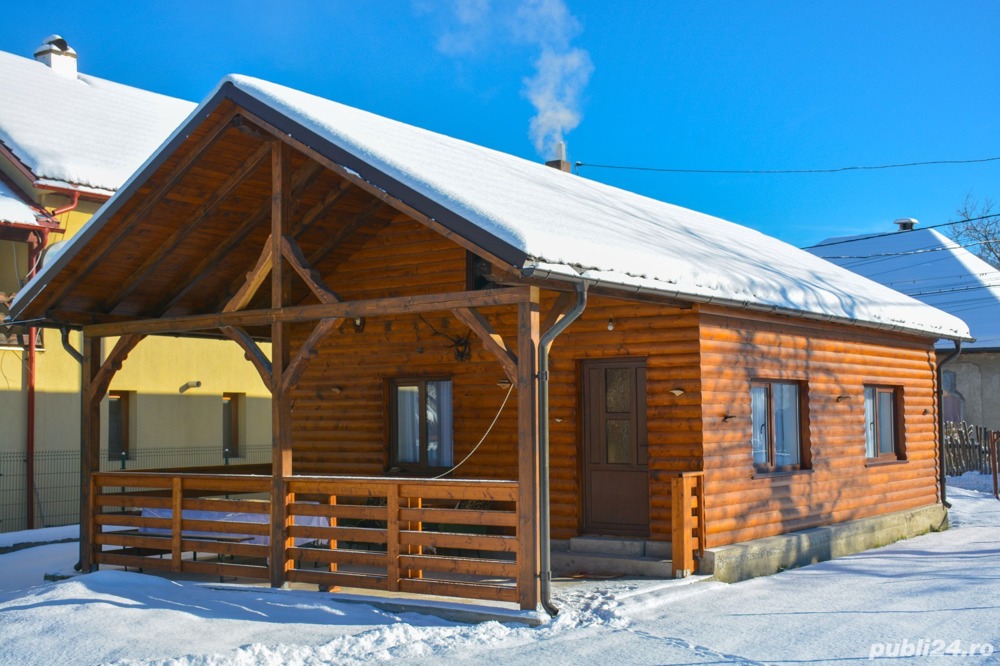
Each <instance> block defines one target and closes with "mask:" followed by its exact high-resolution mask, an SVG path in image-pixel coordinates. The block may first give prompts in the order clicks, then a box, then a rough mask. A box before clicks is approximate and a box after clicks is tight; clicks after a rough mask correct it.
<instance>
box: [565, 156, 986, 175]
mask: <svg viewBox="0 0 1000 666" xmlns="http://www.w3.org/2000/svg"><path fill="white" fill-rule="evenodd" d="M997 161H1000V156H998V157H983V158H980V159H974V160H930V161H927V162H904V163H901V164H878V165H865V166H847V167H837V168H834V169H662V168H658V167H642V166H627V165H623V164H591V163H589V162H577V163H576V164H575V166H576V168H577V169H579V168H580V167H590V168H593V169H621V170H625V171H652V172H656V173H714V174H750V175H774V174H790V173H842V172H844V171H877V170H879V169H902V168H905V167H917V166H931V165H936V164H979V163H982V162H997Z"/></svg>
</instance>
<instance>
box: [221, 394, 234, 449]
mask: <svg viewBox="0 0 1000 666" xmlns="http://www.w3.org/2000/svg"><path fill="white" fill-rule="evenodd" d="M222 450H223V452H225V453H227V454H232V453H235V450H234V447H233V399H232V398H230V397H229V396H223V397H222Z"/></svg>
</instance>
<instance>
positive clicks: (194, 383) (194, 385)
mask: <svg viewBox="0 0 1000 666" xmlns="http://www.w3.org/2000/svg"><path fill="white" fill-rule="evenodd" d="M193 388H201V382H200V381H198V380H197V379H195V380H192V381H190V382H185V383H184V384H181V387H180V388H179V389H177V392H178V393H184V392H185V391H188V390H190V389H193Z"/></svg>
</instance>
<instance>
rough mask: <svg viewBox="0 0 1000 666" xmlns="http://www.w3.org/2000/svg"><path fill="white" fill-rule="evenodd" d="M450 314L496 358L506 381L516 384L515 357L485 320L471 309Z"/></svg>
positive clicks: (460, 309)
mask: <svg viewBox="0 0 1000 666" xmlns="http://www.w3.org/2000/svg"><path fill="white" fill-rule="evenodd" d="M451 313H452V314H453V315H455V317H456V318H457V319H458V320H459V321H461V322H462V323H463V324H465V325H466V326H468V327H469V328H470V329H472V331H473V332H474V333H475V334H476V335H477V336H479V339H480V340H481V341H482V343H483V349H485V350H486V351H488V352H490V353H491V354H493V355H494V356H496V357H497V360H498V361H500V367H502V368H503V372H504V374H505V375H507V379H509V380H510V383H511V384H517V355H516V354H515V353H514V352H513V351H511V349H510V347H508V346H507V343H506V342H504V340H503V338H502V337H500V334H499V333H497V332H496V331H495V330H494V329H493V327H492V326H491V325H490V323H489V322H488V321H486V318H485V317H483V315H481V314H480V313H479V312H478V311H477V310H473V309H471V308H455V309H454V310H452V311H451Z"/></svg>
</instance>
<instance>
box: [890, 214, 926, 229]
mask: <svg viewBox="0 0 1000 666" xmlns="http://www.w3.org/2000/svg"><path fill="white" fill-rule="evenodd" d="M893 224H895V225H896V226H897V227H899V231H913V227H915V226H917V225H918V224H920V222H919V221H917V220H915V219H913V218H912V217H901V218H899V219H898V220H894V221H893Z"/></svg>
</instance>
